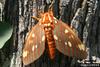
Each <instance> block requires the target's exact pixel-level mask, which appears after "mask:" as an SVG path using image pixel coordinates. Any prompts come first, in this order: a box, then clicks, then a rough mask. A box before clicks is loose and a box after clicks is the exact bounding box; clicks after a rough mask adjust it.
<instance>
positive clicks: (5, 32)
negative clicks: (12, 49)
mask: <svg viewBox="0 0 100 67" xmlns="http://www.w3.org/2000/svg"><path fill="white" fill-rule="evenodd" d="M12 32H13V28H12V26H11V25H10V24H9V23H7V22H0V49H1V48H2V47H3V46H4V45H5V43H6V42H7V41H8V40H9V39H10V37H11V35H12Z"/></svg>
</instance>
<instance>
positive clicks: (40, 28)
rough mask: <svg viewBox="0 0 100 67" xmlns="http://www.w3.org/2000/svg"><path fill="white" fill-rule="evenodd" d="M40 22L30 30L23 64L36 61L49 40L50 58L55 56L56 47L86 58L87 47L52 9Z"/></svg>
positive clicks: (71, 54)
mask: <svg viewBox="0 0 100 67" xmlns="http://www.w3.org/2000/svg"><path fill="white" fill-rule="evenodd" d="M38 20H39V22H38V23H37V24H36V25H35V26H33V27H32V29H31V30H30V31H29V34H28V37H27V39H26V40H25V46H24V49H23V64H24V65H28V64H30V63H32V62H34V61H36V60H37V59H38V58H39V57H40V56H41V55H42V54H43V52H44V50H45V49H47V48H46V47H45V45H46V44H45V43H46V42H47V46H48V47H49V48H48V50H49V51H48V54H49V56H50V59H54V58H55V49H57V50H58V51H59V52H61V53H62V54H64V55H66V56H69V57H76V58H78V59H85V58H86V57H87V52H86V47H85V45H84V44H83V43H82V42H81V41H80V39H79V38H78V36H77V35H76V34H75V33H74V32H73V30H72V29H71V28H70V27H69V26H68V25H67V24H65V23H64V22H62V21H60V20H58V19H56V18H55V17H54V16H53V12H52V11H48V12H45V13H44V14H42V15H41V18H40V19H38Z"/></svg>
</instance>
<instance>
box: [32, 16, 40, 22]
mask: <svg viewBox="0 0 100 67" xmlns="http://www.w3.org/2000/svg"><path fill="white" fill-rule="evenodd" d="M32 18H33V19H35V20H37V21H39V19H40V18H38V17H35V16H32Z"/></svg>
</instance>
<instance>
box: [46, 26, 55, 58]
mask: <svg viewBox="0 0 100 67" xmlns="http://www.w3.org/2000/svg"><path fill="white" fill-rule="evenodd" d="M44 31H45V36H46V39H47V43H48V48H49V55H50V58H51V59H54V57H55V41H54V37H53V32H52V31H53V30H52V27H45V28H44Z"/></svg>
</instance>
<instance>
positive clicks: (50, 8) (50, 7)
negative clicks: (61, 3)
mask: <svg viewBox="0 0 100 67" xmlns="http://www.w3.org/2000/svg"><path fill="white" fill-rule="evenodd" d="M54 2H55V1H54V0H52V2H51V5H50V6H49V10H50V11H52V7H53V4H54Z"/></svg>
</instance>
